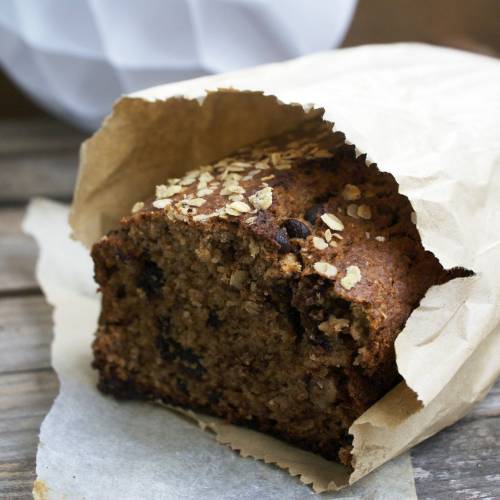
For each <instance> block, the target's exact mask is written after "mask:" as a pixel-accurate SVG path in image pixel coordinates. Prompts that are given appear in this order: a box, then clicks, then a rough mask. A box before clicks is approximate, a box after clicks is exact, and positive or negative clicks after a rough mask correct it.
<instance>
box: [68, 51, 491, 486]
mask: <svg viewBox="0 0 500 500" xmlns="http://www.w3.org/2000/svg"><path fill="white" fill-rule="evenodd" d="M356 50H358V49H352V50H347V51H341V52H336V53H324V54H317V55H314V56H309V57H306V58H303V59H299V60H297V61H292V62H289V63H284V64H278V65H271V66H265V67H261V68H256V69H252V70H246V71H242V72H238V73H234V74H229V75H222V76H217V77H209V78H202V79H199V80H193V81H190V82H183V83H179V84H172V85H167V86H163V87H158V88H153V89H148V90H146V91H143V92H140V93H138V94H136V95H133V96H130V97H124V98H123V99H121V100H120V101H119V102H118V103H117V104H116V105H115V107H114V110H113V114H112V115H111V116H110V117H109V118H108V119H107V120H106V121H105V122H104V124H103V127H102V128H101V130H100V131H99V132H97V133H96V134H95V135H94V136H93V137H92V138H91V139H90V140H88V141H87V142H86V143H85V144H84V145H83V146H82V150H81V164H80V172H79V176H78V183H77V187H76V191H75V200H74V204H73V207H72V211H71V216H70V222H71V225H72V227H73V230H74V236H75V238H77V239H79V240H81V241H82V242H84V243H85V244H86V245H91V244H92V243H93V242H94V241H96V240H97V239H98V238H99V237H100V236H101V235H103V234H105V232H106V231H108V230H109V229H111V228H113V227H114V226H116V224H117V223H118V220H119V219H120V217H121V216H123V215H125V214H127V213H129V211H130V207H131V206H132V205H133V203H134V202H136V201H137V200H141V199H144V198H146V197H147V196H150V195H151V194H152V193H153V189H154V186H155V184H160V183H163V182H164V181H165V179H166V178H168V177H177V176H179V175H180V174H181V173H182V172H184V171H186V170H189V169H191V168H194V167H196V166H199V165H201V164H206V163H211V162H214V161H216V160H217V159H219V158H222V157H224V156H226V155H228V154H230V153H231V152H232V151H234V150H235V149H237V148H239V147H241V146H244V145H248V144H251V143H253V142H255V141H257V140H259V139H263V138H266V137H270V136H272V135H276V134H278V133H281V132H283V131H285V130H290V129H293V128H295V127H296V126H298V125H299V124H300V123H302V122H304V121H305V120H318V121H319V120H323V119H325V120H328V121H329V122H332V123H335V124H336V129H337V130H341V131H342V132H344V133H345V135H346V137H347V139H348V140H350V141H352V142H353V143H354V144H356V146H357V148H358V150H359V151H360V152H367V153H368V154H369V155H371V156H370V160H371V161H373V162H376V163H377V164H378V166H379V168H380V169H381V170H383V171H388V172H390V173H392V174H393V175H394V177H395V178H396V180H397V181H398V183H399V186H400V191H401V192H402V193H403V194H405V195H406V196H408V198H409V199H410V201H411V203H412V205H413V207H414V209H415V211H416V213H417V227H418V229H419V231H420V233H421V236H422V241H423V244H424V246H425V247H426V248H427V249H429V250H431V251H432V252H433V253H434V254H435V255H436V256H438V257H439V259H440V260H441V263H442V264H443V265H444V266H445V267H447V268H451V267H454V266H461V267H465V268H467V269H471V270H473V271H474V273H475V275H474V276H473V277H470V278H461V279H455V280H453V281H451V282H449V283H446V284H445V285H442V286H439V287H433V288H431V289H430V290H429V292H428V293H427V295H426V296H425V298H424V299H423V300H422V303H421V305H420V307H419V308H418V309H416V310H415V311H414V312H413V314H412V315H411V317H410V319H409V320H408V322H407V325H406V327H405V329H404V330H403V332H402V333H401V334H400V335H399V337H398V339H397V342H396V353H397V362H398V369H399V372H400V373H401V375H402V376H403V378H404V380H405V382H403V383H401V384H399V385H398V386H397V387H396V388H394V389H393V390H392V391H391V392H390V393H389V394H387V395H386V396H385V397H384V398H382V399H381V400H380V401H378V402H377V403H376V404H374V405H373V406H372V407H371V408H370V409H368V411H366V412H365V413H364V414H363V415H362V416H361V417H359V418H358V419H357V420H356V421H355V422H354V423H353V425H352V427H351V429H350V433H351V434H352V435H353V437H354V441H353V446H354V448H353V465H354V472H353V473H352V474H349V473H348V472H347V470H346V469H345V468H343V467H342V466H340V465H338V464H334V463H332V462H329V461H327V460H325V459H323V458H321V457H319V456H316V455H313V454H311V453H308V452H304V451H302V450H299V449H297V448H294V447H292V446H290V445H288V444H286V443H283V442H281V441H279V440H276V439H274V438H271V437H269V436H266V435H263V434H260V433H256V432H254V431H251V430H248V429H243V428H240V427H235V426H231V425H228V424H225V423H223V422H221V421H220V420H218V419H215V418H210V417H206V416H203V415H197V414H194V413H191V412H190V413H189V414H190V415H191V416H192V418H194V419H195V420H197V421H198V422H199V423H200V425H202V426H204V427H205V428H207V429H210V430H212V431H214V432H215V434H216V438H217V440H218V441H219V442H221V443H224V444H228V445H229V446H231V447H232V448H234V449H235V450H238V451H239V452H240V453H241V454H242V455H243V456H251V457H255V458H257V459H262V460H264V461H266V462H270V463H275V464H277V465H278V466H279V467H282V468H284V469H287V470H288V471H289V472H290V474H292V475H300V478H301V480H302V481H303V482H304V483H307V484H312V486H313V488H314V489H315V491H318V492H320V491H325V490H332V489H337V488H340V487H343V486H345V485H347V484H350V483H353V482H355V481H357V480H358V479H360V478H361V477H363V476H364V475H366V474H368V473H369V472H370V471H372V470H373V469H374V468H376V467H378V466H379V465H381V464H382V463H384V462H386V461H388V460H390V459H391V458H392V457H394V456H396V455H398V454H399V453H401V452H403V451H404V450H407V449H408V448H410V447H412V446H414V445H415V444H417V443H418V442H420V441H422V440H423V439H426V438H427V437H429V436H431V435H432V434H434V433H435V432H437V431H439V430H440V429H442V428H443V427H445V426H448V425H450V424H452V423H453V422H455V421H456V420H457V419H459V418H460V417H461V416H463V415H464V414H465V413H466V412H467V411H468V409H469V408H470V407H471V406H472V405H473V404H474V403H475V402H476V401H478V400H479V399H481V398H482V397H483V396H484V395H485V394H486V392H487V391H488V389H489V388H490V387H491V385H492V384H493V383H494V381H495V379H496V377H497V376H498V374H499V370H500V363H499V356H500V355H499V352H500V326H499V325H500V307H499V302H500V300H499V299H500V230H499V229H498V227H499V226H498V220H499V217H500V194H499V193H500V134H499V133H498V125H497V124H496V123H495V120H496V117H497V116H498V114H499V113H498V112H499V111H500V93H499V92H498V87H495V85H494V84H493V82H494V81H495V79H496V82H497V84H498V82H500V64H499V63H498V62H496V61H493V60H490V59H488V58H484V57H478V56H472V55H467V54H464V53H460V52H457V51H451V50H447V49H431V48H428V47H425V46H418V45H415V46H412V45H405V46H393V47H392V48H391V49H386V50H385V51H384V52H383V53H380V54H379V56H380V57H379V58H378V59H377V63H378V66H377V67H376V68H373V67H372V66H370V64H369V63H370V61H368V60H367V58H365V57H357V56H356ZM365 66H366V67H367V68H369V69H370V71H368V72H367V73H366V76H365V74H364V67H365ZM419 71H420V73H419ZM457 74H458V75H464V76H465V75H467V78H466V79H463V78H462V79H457ZM229 87H231V88H229ZM206 89H210V90H211V91H210V92H208V93H207V92H205V90H206ZM235 89H239V91H237V90H235ZM476 89H477V90H476ZM310 102H313V103H314V105H310V104H307V103H310ZM297 103H300V104H297Z"/></svg>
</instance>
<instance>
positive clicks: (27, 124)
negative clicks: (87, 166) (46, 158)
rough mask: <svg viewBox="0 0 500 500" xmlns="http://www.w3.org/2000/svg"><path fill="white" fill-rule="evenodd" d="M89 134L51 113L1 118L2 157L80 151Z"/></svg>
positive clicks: (0, 140)
mask: <svg viewBox="0 0 500 500" xmlns="http://www.w3.org/2000/svg"><path fill="white" fill-rule="evenodd" d="M85 137H86V134H84V133H83V132H80V131H78V130H76V129H74V128H72V127H71V126H70V125H68V124H66V123H63V122H61V121H59V120H57V119H55V118H51V117H48V116H45V117H37V118H24V119H10V120H1V121H0V157H3V156H5V155H13V154H21V155H23V154H27V153H43V152H50V151H61V150H72V151H74V150H76V149H78V147H79V145H80V143H81V142H82V141H83V140H84V139H85Z"/></svg>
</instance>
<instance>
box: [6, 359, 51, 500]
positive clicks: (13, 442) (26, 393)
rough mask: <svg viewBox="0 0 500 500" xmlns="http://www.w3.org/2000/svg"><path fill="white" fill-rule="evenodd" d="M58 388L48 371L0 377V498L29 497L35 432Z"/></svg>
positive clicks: (31, 484)
mask: <svg viewBox="0 0 500 500" xmlns="http://www.w3.org/2000/svg"><path fill="white" fill-rule="evenodd" d="M58 387H59V384H58V381H57V377H56V375H55V373H54V372H53V371H52V370H51V369H45V370H41V371H30V372H21V373H11V374H3V375H2V376H0V408H1V411H0V498H8V499H10V498H31V490H32V488H33V481H34V480H35V457H36V449H37V445H38V432H39V429H40V424H41V423H42V421H43V419H44V417H45V415H46V414H47V412H48V410H49V408H50V406H51V405H52V402H53V400H54V398H55V396H56V394H57V391H58Z"/></svg>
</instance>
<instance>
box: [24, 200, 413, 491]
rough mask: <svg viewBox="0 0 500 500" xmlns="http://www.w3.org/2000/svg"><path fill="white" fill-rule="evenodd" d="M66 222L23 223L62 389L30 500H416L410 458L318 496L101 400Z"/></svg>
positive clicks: (148, 409)
mask: <svg viewBox="0 0 500 500" xmlns="http://www.w3.org/2000/svg"><path fill="white" fill-rule="evenodd" d="M67 217H68V207H66V206H63V205H60V204H57V203H54V202H50V201H46V200H36V201H34V202H32V203H31V205H30V207H29V210H28V214H27V217H26V220H25V224H24V225H25V229H26V230H27V231H28V232H29V233H31V234H32V235H33V236H34V237H35V238H36V240H37V243H38V246H39V248H40V259H39V262H38V267H37V275H38V279H39V281H40V284H41V286H42V287H43V291H44V293H45V295H46V296H47V299H48V301H49V302H50V303H51V304H52V305H54V333H55V338H54V343H53V346H52V362H53V365H54V368H55V370H56V371H57V374H58V376H59V379H60V384H61V388H60V393H59V396H58V397H57V399H56V401H55V403H54V405H53V407H52V409H51V410H50V413H49V415H48V416H47V417H46V419H45V420H44V422H43V424H42V428H41V431H40V445H39V448H38V454H37V475H38V478H37V482H36V484H35V496H37V498H40V499H43V500H45V499H51V500H52V499H57V500H59V499H72V500H77V499H92V500H101V499H102V500H104V499H106V500H107V499H109V500H115V499H120V500H122V499H123V500H125V499H131V500H132V499H134V500H135V499H145V500H148V499H155V500H156V499H169V500H170V499H172V500H174V499H175V500H177V499H207V500H208V499H214V500H219V499H224V500H225V499H239V500H244V499H248V500H254V499H276V500H278V499H279V500H282V499H285V498H286V499H291V500H293V499H297V500H298V499H304V498H315V497H317V498H324V499H329V498H336V499H337V498H338V499H358V498H370V499H381V500H382V499H388V500H392V499H394V500H397V499H405V500H406V499H407V500H411V499H413V498H416V496H415V487H414V480H413V471H412V466H411V460H410V456H409V454H404V455H402V456H401V457H398V458H397V459H395V460H393V461H391V462H389V463H387V464H386V465H384V466H383V467H381V468H380V469H379V470H377V471H376V472H375V473H373V474H372V475H370V476H368V477H366V478H364V479H363V480H361V481H360V482H358V483H356V485H354V486H353V487H352V488H350V489H349V490H348V491H345V490H344V491H341V492H335V493H334V492H330V493H327V494H322V495H316V494H315V493H313V492H312V490H311V489H310V488H309V487H308V486H306V485H304V484H302V483H300V481H299V480H298V479H297V478H295V477H292V476H290V475H289V474H287V473H286V472H285V471H283V470H280V469H278V468H277V467H274V466H271V465H267V464H264V463H263V462H261V461H257V460H254V459H252V458H242V457H241V456H239V455H238V454H237V453H236V452H234V451H232V450H231V449H230V448H228V447H226V446H221V445H220V444H218V443H217V442H216V441H215V439H214V436H213V435H212V434H210V433H208V432H206V431H203V430H201V429H200V428H198V427H197V426H196V424H195V423H194V422H193V421H191V420H188V419H186V418H184V417H182V416H180V415H178V414H176V413H174V412H172V411H170V410H167V409H165V408H162V407H160V406H156V405H153V404H145V403H135V402H125V403H124V402H117V401H115V400H113V399H112V398H110V397H105V396H103V395H102V394H100V393H99V392H98V391H97V389H96V382H97V377H96V374H95V372H94V371H93V370H92V369H91V368H90V363H91V352H90V343H91V341H92V338H93V332H94V330H95V328H96V324H97V316H98V313H99V306H100V302H99V297H98V295H97V294H96V287H95V284H94V282H93V280H92V262H91V260H90V257H89V255H88V251H87V249H85V248H84V247H83V246H82V245H81V244H79V243H77V242H74V241H72V240H71V239H70V237H69V235H70V229H69V226H68V224H67Z"/></svg>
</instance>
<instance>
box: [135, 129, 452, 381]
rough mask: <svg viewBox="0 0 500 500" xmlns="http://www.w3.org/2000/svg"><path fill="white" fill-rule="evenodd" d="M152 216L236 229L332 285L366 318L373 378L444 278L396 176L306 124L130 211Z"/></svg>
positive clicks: (365, 357) (365, 359) (159, 190)
mask: <svg viewBox="0 0 500 500" xmlns="http://www.w3.org/2000/svg"><path fill="white" fill-rule="evenodd" d="M155 212H160V213H159V214H158V215H160V214H162V216H164V215H165V216H167V217H168V218H170V219H172V220H175V219H178V220H181V221H184V222H186V223H188V224H190V225H191V224H200V225H203V226H204V227H205V228H206V229H207V230H209V231H217V228H218V227H221V224H222V225H224V226H225V225H230V226H234V227H235V228H236V227H237V228H238V231H247V232H249V233H251V234H252V235H253V236H254V237H255V238H256V240H257V241H260V242H261V243H262V244H265V245H266V246H268V247H269V248H270V249H274V250H275V251H276V252H277V253H281V254H286V253H291V254H294V255H295V256H297V257H298V258H299V260H300V273H301V274H302V276H303V277H304V276H307V275H310V274H316V275H320V276H322V277H323V278H324V279H326V280H330V281H332V282H333V283H334V290H335V293H336V294H337V295H338V296H339V297H341V298H343V299H345V300H348V301H351V302H353V303H357V304H359V305H360V306H361V307H362V308H363V310H364V312H365V314H366V315H367V318H368V320H369V323H370V331H371V332H372V335H371V336H370V341H369V343H368V344H367V346H366V348H365V349H362V351H361V363H362V365H363V366H364V368H365V369H366V370H367V371H368V372H369V373H370V372H374V371H375V369H376V368H377V366H378V365H379V364H380V363H382V362H383V361H384V358H387V357H388V356H389V357H391V355H390V353H392V350H393V342H394V339H395V337H396V335H397V334H398V333H399V331H400V330H401V328H402V326H403V325H404V323H405V321H406V319H407V318H408V316H409V314H410V313H411V311H412V310H413V309H414V308H415V307H416V306H417V305H418V302H419V301H420V299H421V297H422V296H423V294H424V293H425V291H426V290H427V289H428V288H429V287H430V286H431V285H433V284H436V283H440V282H442V281H445V280H446V279H448V278H447V274H446V273H445V272H444V270H443V269H442V267H441V265H440V264H439V262H438V260H437V259H436V258H435V257H434V256H433V255H432V254H431V253H429V252H426V251H425V250H424V249H423V247H422V244H421V240H420V237H419V234H418V231H417V229H416V227H415V214H414V212H413V210H412V207H411V205H410V203H409V201H408V199H407V198H406V197H404V196H402V195H401V194H399V193H398V185H397V183H396V182H395V180H394V178H393V177H392V176H391V175H390V174H387V173H382V172H380V171H379V170H378V168H377V167H376V165H374V164H372V165H369V166H367V165H366V162H365V157H364V156H360V157H358V158H356V156H355V152H354V147H353V146H349V145H347V144H345V142H344V136H343V135H342V134H340V133H335V134H332V133H331V132H330V130H329V127H328V125H326V124H323V125H322V126H319V127H318V126H317V125H312V124H306V125H305V126H304V128H303V129H301V130H298V131H295V132H293V133H290V134H288V135H285V136H282V137H280V138H278V139H275V140H273V141H269V140H268V141H264V142H262V143H260V144H258V145H256V146H253V147H248V148H244V149H242V150H240V151H238V152H236V153H234V154H233V155H232V156H231V157H230V158H225V159H223V160H221V161H219V162H217V163H215V164H214V165H206V166H202V167H200V168H199V169H197V170H195V171H191V172H188V173H187V174H186V175H185V176H184V177H183V178H180V179H170V180H169V181H167V183H166V184H165V185H161V186H157V187H156V199H151V200H149V201H146V202H139V203H138V204H136V205H135V206H134V208H133V215H132V217H131V218H130V219H129V221H133V220H134V218H135V217H137V216H140V214H144V213H148V214H149V216H151V215H153V213H155Z"/></svg>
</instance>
